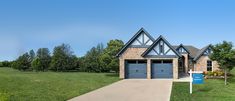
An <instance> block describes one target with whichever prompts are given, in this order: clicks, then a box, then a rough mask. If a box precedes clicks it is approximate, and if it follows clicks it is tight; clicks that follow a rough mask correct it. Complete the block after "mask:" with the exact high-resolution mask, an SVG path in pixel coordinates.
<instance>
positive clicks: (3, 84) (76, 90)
mask: <svg viewBox="0 0 235 101" xmlns="http://www.w3.org/2000/svg"><path fill="white" fill-rule="evenodd" d="M118 80H119V78H118V76H117V75H116V74H110V73H80V72H73V73H56V72H38V73H36V72H20V71H17V70H14V69H11V68H0V101H2V100H7V101H8V100H10V101H64V100H67V99H70V98H73V97H75V96H78V95H81V94H84V93H87V92H89V91H92V90H95V89H97V88H100V87H103V86H105V85H108V84H111V83H113V82H116V81H118Z"/></svg>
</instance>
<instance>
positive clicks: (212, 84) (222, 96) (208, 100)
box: [171, 69, 235, 101]
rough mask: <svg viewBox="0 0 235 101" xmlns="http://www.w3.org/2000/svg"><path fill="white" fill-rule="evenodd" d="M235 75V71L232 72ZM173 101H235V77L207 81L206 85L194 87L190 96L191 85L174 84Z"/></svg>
mask: <svg viewBox="0 0 235 101" xmlns="http://www.w3.org/2000/svg"><path fill="white" fill-rule="evenodd" d="M231 73H232V74H233V75H235V69H234V70H232V71H231ZM171 101H235V77H231V78H229V79H228V85H227V86H225V85H224V79H207V80H205V84H201V85H193V94H192V95H190V94H189V83H173V87H172V92H171Z"/></svg>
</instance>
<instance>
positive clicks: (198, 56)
mask: <svg viewBox="0 0 235 101" xmlns="http://www.w3.org/2000/svg"><path fill="white" fill-rule="evenodd" d="M210 47H211V44H210V45H207V46H205V47H203V48H202V49H201V50H200V51H199V52H198V53H197V55H196V56H195V58H194V59H193V60H194V61H197V60H198V59H199V58H200V57H201V56H202V55H203V53H204V52H205V51H206V50H207V49H208V48H210Z"/></svg>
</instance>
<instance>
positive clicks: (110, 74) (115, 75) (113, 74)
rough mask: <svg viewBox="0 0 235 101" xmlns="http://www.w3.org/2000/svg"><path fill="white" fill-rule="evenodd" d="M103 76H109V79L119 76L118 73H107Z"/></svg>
mask: <svg viewBox="0 0 235 101" xmlns="http://www.w3.org/2000/svg"><path fill="white" fill-rule="evenodd" d="M105 76H109V77H118V76H119V74H118V73H108V74H106V75H105Z"/></svg>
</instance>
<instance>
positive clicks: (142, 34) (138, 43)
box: [116, 27, 154, 56]
mask: <svg viewBox="0 0 235 101" xmlns="http://www.w3.org/2000/svg"><path fill="white" fill-rule="evenodd" d="M153 42H154V38H153V37H152V36H151V35H150V34H149V33H148V32H147V31H146V30H145V29H144V28H143V27H142V28H140V29H139V30H138V32H137V33H136V34H135V35H134V36H133V37H132V38H131V39H130V40H129V41H128V42H127V43H126V44H125V45H124V47H123V48H122V49H121V50H120V51H119V52H118V54H117V55H116V56H120V55H121V54H122V53H123V52H124V51H125V50H126V49H127V48H128V47H129V46H131V47H144V48H147V47H149V46H150V45H151V44H152V43H153Z"/></svg>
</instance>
